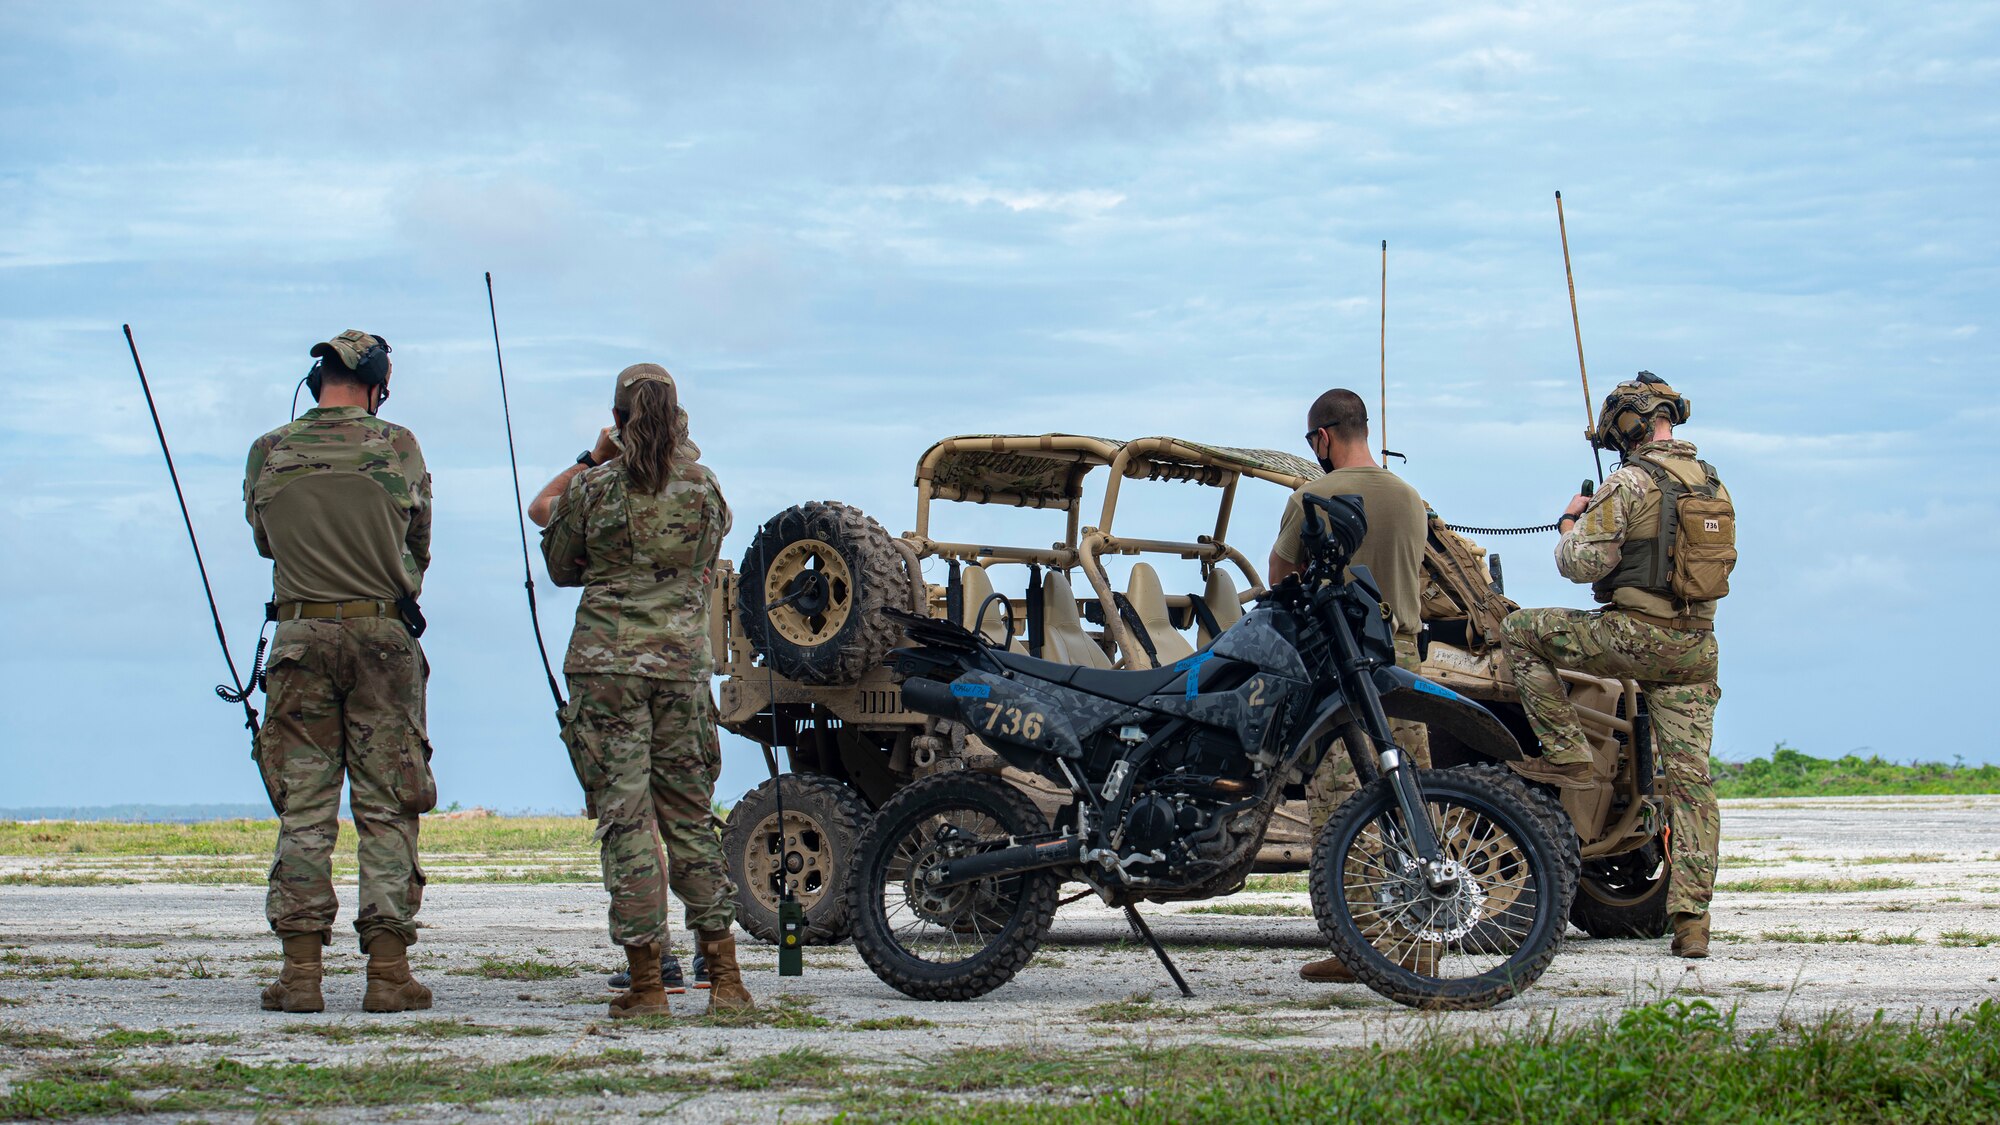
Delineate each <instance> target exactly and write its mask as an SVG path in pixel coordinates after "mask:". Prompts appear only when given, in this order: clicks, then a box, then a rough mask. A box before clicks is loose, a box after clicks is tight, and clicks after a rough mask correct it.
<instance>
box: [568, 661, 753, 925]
mask: <svg viewBox="0 0 2000 1125" xmlns="http://www.w3.org/2000/svg"><path fill="white" fill-rule="evenodd" d="M568 680H569V692H570V702H569V707H568V709H567V711H566V713H565V714H564V716H563V741H564V742H565V743H567V744H568V746H569V753H570V765H571V766H573V767H574V768H575V770H576V779H577V781H578V782H579V783H580V784H582V786H583V792H584V796H585V799H586V800H587V802H588V808H589V811H590V815H592V816H594V817H596V818H597V837H596V838H597V841H598V844H599V846H600V849H601V851H602V857H603V862H604V889H605V890H607V891H609V892H610V893H611V940H612V942H613V943H615V944H617V945H659V946H661V947H665V945H666V944H667V887H668V885H669V884H670V883H671V885H672V887H673V891H674V896H675V897H677V898H679V899H680V900H681V903H682V904H683V905H684V906H685V908H686V911H687V924H688V928H689V929H692V930H695V931H697V932H704V931H706V932H711V933H712V932H715V931H719V930H727V929H729V927H730V926H731V925H732V924H733V923H734V922H735V921H736V884H734V883H732V882H730V880H729V872H728V869H727V868H725V867H724V866H723V862H722V827H721V825H720V824H719V823H718V822H717V821H716V819H715V810H714V806H713V805H712V803H711V802H712V801H713V800H714V797H715V779H716V776H717V775H718V774H719V773H721V771H722V746H721V743H720V742H719V741H718V739H717V737H716V733H715V701H714V700H713V699H711V698H710V697H709V694H708V682H707V681H706V680H699V681H696V680H655V679H652V678H650V677H646V676H614V675H572V676H569V677H568Z"/></svg>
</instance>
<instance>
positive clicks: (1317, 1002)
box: [1271, 988, 1568, 1012]
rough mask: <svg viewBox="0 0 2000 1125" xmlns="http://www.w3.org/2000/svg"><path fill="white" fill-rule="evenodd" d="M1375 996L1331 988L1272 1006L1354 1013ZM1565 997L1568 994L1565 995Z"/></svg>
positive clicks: (1369, 993) (1367, 1004)
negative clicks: (1354, 1010) (1353, 1011)
mask: <svg viewBox="0 0 2000 1125" xmlns="http://www.w3.org/2000/svg"><path fill="white" fill-rule="evenodd" d="M1374 995H1375V994H1374V993H1373V992H1367V993H1362V992H1357V991H1354V990H1351V989H1338V988H1330V989H1327V990H1326V991H1324V992H1319V993H1315V994H1314V995H1312V996H1309V997H1307V998H1305V999H1304V1000H1280V1001H1278V1002H1277V1003H1276V1004H1273V1005H1271V1006H1272V1007H1273V1008H1290V1009H1294V1010H1296V1011H1301V1012H1340V1011H1352V1010H1353V1009H1356V1008H1372V1007H1374V1006H1375V1002H1374V1001H1373V1000H1371V999H1369V997H1372V996H1374ZM1565 995H1568V994H1567V993H1565Z"/></svg>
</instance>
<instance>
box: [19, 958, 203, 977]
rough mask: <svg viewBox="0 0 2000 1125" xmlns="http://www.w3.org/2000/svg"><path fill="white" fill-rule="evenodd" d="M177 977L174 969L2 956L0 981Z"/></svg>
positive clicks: (67, 959)
mask: <svg viewBox="0 0 2000 1125" xmlns="http://www.w3.org/2000/svg"><path fill="white" fill-rule="evenodd" d="M178 975H180V974H179V973H177V972H176V971H174V970H172V969H162V970H160V971H157V972H150V973H148V972H141V971H139V970H137V969H126V968H121V967H119V966H116V965H103V964H99V963H97V962H95V961H84V960H80V959H78V958H75V957H39V956H35V955H33V954H28V953H0V979H5V980H154V979H162V980H170V979H172V978H174V977H176V976H178Z"/></svg>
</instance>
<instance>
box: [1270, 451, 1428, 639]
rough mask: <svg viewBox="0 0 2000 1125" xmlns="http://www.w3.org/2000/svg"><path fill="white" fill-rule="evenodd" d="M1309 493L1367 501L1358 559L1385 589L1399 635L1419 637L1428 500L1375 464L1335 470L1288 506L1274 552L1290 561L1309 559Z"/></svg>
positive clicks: (1296, 495) (1363, 505) (1295, 496)
mask: <svg viewBox="0 0 2000 1125" xmlns="http://www.w3.org/2000/svg"><path fill="white" fill-rule="evenodd" d="M1308 492H1310V493H1312V494H1313V495H1314V496H1359V497H1361V510H1362V513H1363V514H1364V515H1366V516H1367V517H1368V534H1367V535H1366V536H1365V537H1363V538H1362V540H1361V547H1360V549H1359V550H1357V551H1355V552H1354V561H1355V562H1356V563H1359V564H1360V565H1362V566H1365V567H1367V568H1368V573H1370V574H1372V575H1374V576H1375V583H1376V585H1378V586H1380V587H1382V597H1383V598H1384V599H1385V600H1386V601H1388V603H1389V610H1390V612H1391V613H1393V614H1395V616H1396V631H1397V632H1398V633H1402V634H1405V635H1414V634H1415V633H1416V632H1417V630H1418V629H1421V628H1423V612H1422V604H1423V602H1422V598H1423V590H1424V585H1423V568H1424V537H1425V536H1426V535H1427V534H1429V517H1428V512H1427V510H1426V509H1425V507H1424V499H1423V497H1421V496H1418V495H1417V490H1416V489H1414V488H1411V487H1410V486H1409V485H1408V484H1407V483H1405V482H1404V481H1403V478H1401V477H1399V476H1397V475H1396V474H1394V473H1392V472H1390V471H1389V470H1387V469H1383V468H1377V467H1376V466H1373V465H1369V466H1365V467H1362V468H1355V469H1335V470H1334V471H1332V472H1330V473H1328V474H1326V475H1325V476H1323V477H1321V478H1319V479H1318V480H1316V481H1314V482H1312V483H1311V484H1308V485H1306V486H1305V487H1304V488H1301V489H1299V490H1298V491H1297V492H1294V493H1292V498H1291V499H1290V500H1287V501H1286V502H1285V516H1284V519H1283V521H1282V522H1280V523H1279V525H1278V541H1277V542H1276V543H1274V544H1273V545H1272V547H1271V550H1272V552H1273V553H1275V554H1276V555H1277V556H1278V557H1279V558H1281V559H1284V560H1285V561H1286V562H1291V563H1296V562H1301V561H1303V559H1304V556H1305V552H1304V551H1303V550H1302V549H1301V548H1300V546H1299V530H1300V529H1301V528H1302V527H1303V526H1304V524H1305V513H1306V509H1305V502H1304V501H1303V500H1301V499H1300V497H1301V496H1303V495H1304V494H1305V493H1308Z"/></svg>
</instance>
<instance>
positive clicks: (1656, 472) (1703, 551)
mask: <svg viewBox="0 0 2000 1125" xmlns="http://www.w3.org/2000/svg"><path fill="white" fill-rule="evenodd" d="M1629 463H1630V464H1631V465H1633V466H1635V467H1637V468H1639V469H1640V470H1642V471H1644V472H1645V473H1646V475H1647V476H1648V477H1650V478H1652V481H1653V488H1652V489H1651V490H1650V491H1648V492H1647V493H1646V494H1645V496H1644V497H1643V498H1641V499H1640V501H1639V503H1638V505H1637V506H1636V507H1635V508H1634V509H1633V511H1632V512H1631V514H1630V515H1628V516H1627V517H1626V522H1625V537H1624V540H1623V542H1622V543H1621V545H1620V550H1619V558H1618V566H1617V567H1616V568H1614V569H1613V570H1612V572H1611V573H1610V574H1607V575H1605V576H1604V577H1603V578H1600V579H1598V580H1597V582H1596V583H1594V584H1593V585H1592V586H1591V592H1592V593H1593V594H1595V595H1596V597H1597V600H1598V601H1600V602H1605V603H1609V604H1611V605H1614V606H1618V607H1620V608H1622V609H1628V610H1632V611H1634V612H1637V613H1639V614H1642V615H1644V616H1647V617H1652V618H1658V619H1660V620H1659V621H1658V622H1656V623H1657V624H1670V623H1671V624H1673V625H1684V626H1685V627H1706V626H1707V623H1708V622H1709V621H1712V620H1713V619H1714V617H1715V603H1716V602H1718V601H1720V600H1721V599H1722V598H1724V597H1727V596H1728V594H1729V572H1730V571H1731V570H1733V569H1735V567H1736V509H1735V506H1734V505H1732V504H1731V503H1730V502H1729V495H1728V493H1727V492H1725V491H1724V490H1723V487H1722V481H1721V480H1720V479H1719V478H1718V477H1717V476H1716V475H1715V467H1714V466H1712V465H1710V464H1709V463H1708V462H1706V461H1696V460H1692V459H1690V458H1686V457H1672V458H1660V459H1658V460H1655V459H1654V458H1653V457H1651V456H1643V457H1637V458H1634V459H1633V460H1632V461H1631V462H1629Z"/></svg>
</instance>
